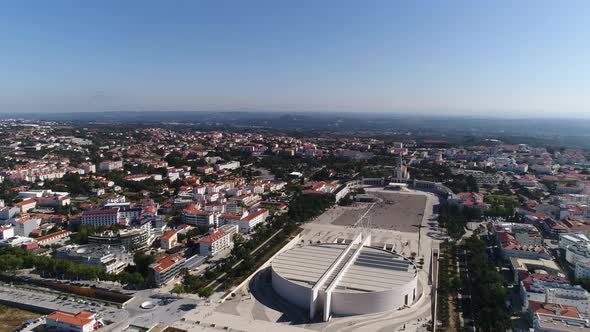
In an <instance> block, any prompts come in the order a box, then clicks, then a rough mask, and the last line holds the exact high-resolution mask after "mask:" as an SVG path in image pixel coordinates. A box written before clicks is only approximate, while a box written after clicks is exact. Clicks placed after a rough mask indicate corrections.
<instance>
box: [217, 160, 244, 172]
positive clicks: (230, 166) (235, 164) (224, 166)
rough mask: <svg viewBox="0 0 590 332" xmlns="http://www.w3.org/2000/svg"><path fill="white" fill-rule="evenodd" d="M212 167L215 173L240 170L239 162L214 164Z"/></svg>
mask: <svg viewBox="0 0 590 332" xmlns="http://www.w3.org/2000/svg"><path fill="white" fill-rule="evenodd" d="M213 167H214V168H215V170H216V171H220V170H234V169H238V168H240V162H239V161H228V162H225V163H220V164H215V165H214V166H213Z"/></svg>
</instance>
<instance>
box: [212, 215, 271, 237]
mask: <svg viewBox="0 0 590 332" xmlns="http://www.w3.org/2000/svg"><path fill="white" fill-rule="evenodd" d="M268 215H269V212H268V210H267V209H258V210H256V211H254V212H248V211H246V212H244V214H243V215H242V216H241V218H240V219H237V216H235V215H231V214H228V215H224V216H222V218H221V222H220V223H221V224H229V225H238V230H239V232H240V233H250V232H251V231H252V229H253V228H254V226H256V225H258V224H259V223H262V222H264V221H265V220H266V218H268Z"/></svg>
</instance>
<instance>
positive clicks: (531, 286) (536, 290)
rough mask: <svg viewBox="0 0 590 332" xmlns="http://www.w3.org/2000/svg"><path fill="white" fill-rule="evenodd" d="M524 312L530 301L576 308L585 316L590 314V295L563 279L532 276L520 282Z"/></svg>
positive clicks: (542, 275)
mask: <svg viewBox="0 0 590 332" xmlns="http://www.w3.org/2000/svg"><path fill="white" fill-rule="evenodd" d="M520 294H521V299H522V303H523V310H527V309H528V303H529V301H537V302H543V303H552V304H560V305H569V306H574V307H576V308H577V310H578V311H579V312H581V313H584V314H590V293H588V292H587V291H586V290H585V289H584V288H582V287H581V286H579V285H575V286H573V285H570V283H569V282H568V280H567V279H566V278H563V277H558V276H551V275H547V274H530V275H528V276H527V277H525V278H524V279H523V280H521V282H520Z"/></svg>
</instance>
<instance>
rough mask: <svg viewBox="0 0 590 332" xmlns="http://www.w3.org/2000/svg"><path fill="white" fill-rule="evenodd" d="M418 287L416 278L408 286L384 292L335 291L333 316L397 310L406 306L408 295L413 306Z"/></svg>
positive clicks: (333, 295)
mask: <svg viewBox="0 0 590 332" xmlns="http://www.w3.org/2000/svg"><path fill="white" fill-rule="evenodd" d="M417 285H418V279H417V278H414V279H413V280H412V281H410V282H409V283H407V284H406V285H403V286H401V287H398V288H396V289H392V290H388V291H382V292H373V293H347V292H340V293H339V292H336V291H335V292H333V293H332V314H334V315H336V316H348V315H364V314H371V313H378V312H384V311H389V310H396V309H398V308H400V307H402V306H404V304H405V303H404V300H405V296H406V295H407V296H408V305H411V304H412V302H413V301H414V292H415V290H416V289H417ZM416 292H417V290H416ZM416 296H417V295H416Z"/></svg>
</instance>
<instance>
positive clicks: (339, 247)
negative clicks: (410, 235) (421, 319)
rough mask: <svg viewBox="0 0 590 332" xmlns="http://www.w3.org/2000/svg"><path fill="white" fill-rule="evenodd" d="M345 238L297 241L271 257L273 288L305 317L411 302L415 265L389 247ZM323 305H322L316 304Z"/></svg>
mask: <svg viewBox="0 0 590 332" xmlns="http://www.w3.org/2000/svg"><path fill="white" fill-rule="evenodd" d="M369 241H370V238H369V240H368V241H367V240H366V239H364V240H362V241H361V240H359V238H358V237H357V239H355V240H353V242H351V244H349V245H348V246H347V245H343V244H319V245H310V246H299V247H295V248H293V249H290V250H287V251H285V252H283V253H281V254H280V255H279V256H277V257H276V258H275V259H274V260H273V262H272V263H271V267H272V270H271V277H272V287H273V289H274V290H275V291H276V292H277V293H278V294H279V295H280V296H281V297H282V298H284V299H286V300H287V301H289V302H290V303H292V304H294V305H296V306H298V307H301V308H304V309H308V308H309V313H310V318H311V319H313V317H314V315H315V314H316V313H317V312H323V313H324V317H323V320H324V321H327V320H329V319H330V317H331V315H340V316H349V315H363V314H371V313H379V312H385V311H391V310H396V309H399V308H401V307H403V306H405V305H411V304H412V303H413V302H414V301H415V300H416V298H417V294H416V290H417V286H418V278H417V270H416V267H415V266H414V265H413V263H412V262H410V261H408V260H406V259H404V258H402V257H401V256H398V255H396V254H394V253H392V252H389V251H385V250H381V249H377V248H372V247H367V246H365V245H366V244H368V242H369ZM322 308H323V309H322Z"/></svg>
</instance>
